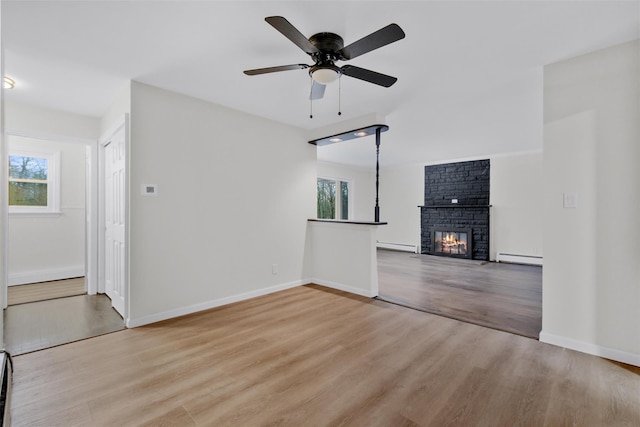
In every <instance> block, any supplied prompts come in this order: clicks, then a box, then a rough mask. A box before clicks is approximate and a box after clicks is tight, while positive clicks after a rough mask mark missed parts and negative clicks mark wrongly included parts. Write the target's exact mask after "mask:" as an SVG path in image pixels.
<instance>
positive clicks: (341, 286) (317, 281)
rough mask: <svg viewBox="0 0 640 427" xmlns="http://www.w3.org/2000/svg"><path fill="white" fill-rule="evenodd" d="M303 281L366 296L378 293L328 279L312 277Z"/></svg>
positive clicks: (371, 296) (370, 296) (375, 295)
mask: <svg viewBox="0 0 640 427" xmlns="http://www.w3.org/2000/svg"><path fill="white" fill-rule="evenodd" d="M305 282H308V284H312V283H313V284H316V285H320V286H326V287H327V288H332V289H337V290H339V291H344V292H349V293H350V294H355V295H360V296H363V297H368V298H375V297H377V296H378V293H377V292H374V291H372V290H365V289H360V288H356V287H353V286H349V285H344V284H342V283H336V282H331V281H329V280H323V279H318V278H313V279H309V280H306V281H305Z"/></svg>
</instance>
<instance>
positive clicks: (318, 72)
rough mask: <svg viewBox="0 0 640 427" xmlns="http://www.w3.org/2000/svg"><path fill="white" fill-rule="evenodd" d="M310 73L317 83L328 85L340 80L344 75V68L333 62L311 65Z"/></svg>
mask: <svg viewBox="0 0 640 427" xmlns="http://www.w3.org/2000/svg"><path fill="white" fill-rule="evenodd" d="M309 75H310V76H311V78H312V79H313V80H315V81H316V82H317V83H320V84H323V85H326V84H329V83H332V82H335V81H336V80H338V79H339V78H340V76H341V75H342V70H340V68H339V67H337V66H335V65H333V64H326V65H316V66H315V67H311V69H310V70H309Z"/></svg>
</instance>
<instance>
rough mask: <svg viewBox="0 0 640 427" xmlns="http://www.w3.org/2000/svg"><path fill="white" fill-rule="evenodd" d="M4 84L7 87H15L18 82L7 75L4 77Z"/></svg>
mask: <svg viewBox="0 0 640 427" xmlns="http://www.w3.org/2000/svg"><path fill="white" fill-rule="evenodd" d="M2 85H3V87H4V88H5V89H13V88H14V87H15V86H16V82H15V81H14V80H13V79H12V78H10V77H7V76H4V77H3V78H2Z"/></svg>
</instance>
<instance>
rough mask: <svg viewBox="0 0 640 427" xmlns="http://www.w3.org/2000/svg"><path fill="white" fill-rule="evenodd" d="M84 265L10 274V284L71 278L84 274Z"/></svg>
mask: <svg viewBox="0 0 640 427" xmlns="http://www.w3.org/2000/svg"><path fill="white" fill-rule="evenodd" d="M84 274H85V273H84V266H76V267H68V268H56V269H52V270H41V271H29V272H26V273H13V274H9V283H8V285H9V286H16V285H25V284H27V283H38V282H50V281H52V280H63V279H71V278H74V277H82V276H84Z"/></svg>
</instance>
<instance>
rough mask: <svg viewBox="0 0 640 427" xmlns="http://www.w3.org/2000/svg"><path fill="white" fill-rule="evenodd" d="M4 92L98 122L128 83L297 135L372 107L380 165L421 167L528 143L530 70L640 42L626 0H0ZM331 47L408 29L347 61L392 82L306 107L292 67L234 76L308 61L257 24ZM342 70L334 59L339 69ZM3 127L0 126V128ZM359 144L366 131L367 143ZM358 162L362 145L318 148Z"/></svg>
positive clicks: (366, 151) (302, 77) (535, 136)
mask: <svg viewBox="0 0 640 427" xmlns="http://www.w3.org/2000/svg"><path fill="white" fill-rule="evenodd" d="M1 7H2V42H3V45H4V54H5V56H4V60H5V74H6V75H8V76H11V77H13V78H14V79H15V80H16V82H17V83H16V88H15V89H14V90H12V91H7V92H6V96H7V99H9V100H15V101H17V102H24V103H30V104H36V105H40V106H44V107H47V108H54V109H60V110H64V111H69V112H74V113H79V114H84V115H89V116H95V117H99V116H101V115H102V114H103V113H104V112H105V111H106V109H107V108H108V107H109V105H110V104H111V103H112V102H113V100H114V98H115V95H116V94H117V93H118V92H119V91H120V90H121V89H122V88H123V87H124V84H125V82H126V81H127V80H137V81H140V82H144V83H148V84H151V85H154V86H158V87H161V88H165V89H169V90H173V91H176V92H180V93H183V94H186V95H191V96H194V97H198V98H202V99H205V100H208V101H211V102H215V103H218V104H222V105H225V106H228V107H231V108H235V109H238V110H241V111H246V112H248V113H252V114H255V115H258V116H262V117H266V118H269V119H272V120H276V121H278V122H282V123H287V124H289V125H293V126H297V127H300V128H304V129H315V128H318V127H322V126H327V125H332V124H336V123H337V122H340V121H348V120H349V119H353V118H357V117H360V116H363V115H367V114H372V113H377V114H379V115H382V116H384V117H386V122H387V124H388V125H389V126H390V130H389V131H388V132H387V133H385V134H384V135H383V138H382V148H381V163H382V164H383V165H387V166H391V165H397V164H409V163H425V162H434V161H441V160H448V159H460V158H471V157H477V156H488V155H496V154H501V153H514V152H523V151H535V150H541V149H542V66H543V65H544V64H549V63H553V62H556V61H559V60H563V59H567V58H570V57H573V56H577V55H580V54H584V53H587V52H591V51H594V50H597V49H600V48H604V47H607V46H611V45H614V44H618V43H623V42H625V41H629V40H632V39H636V38H639V37H640V29H639V28H640V25H639V23H640V0H632V1H609V0H605V1H591V0H585V1H575V0H573V1H566V2H565V1H519V0H509V1H506V0H503V1H494V2H489V1H482V0H480V1H479V0H476V1H340V2H329V1H280V2H275V1H268V0H263V1H161V0H155V1H135V0H133V1H100V0H85V1H56V0H47V1H28V0H14V1H11V0H2V4H1ZM272 15H281V16H284V17H285V18H287V19H288V20H289V21H290V22H291V23H292V24H293V25H295V26H296V27H297V28H298V29H299V30H300V31H301V32H302V33H303V34H305V35H306V36H311V35H312V34H314V33H317V32H322V31H330V32H334V33H337V34H340V35H341V36H342V37H343V38H344V40H345V44H349V43H351V42H353V41H355V40H357V39H360V38H361V37H363V36H365V35H367V34H369V33H371V32H373V31H375V30H377V29H379V28H382V27H383V26H385V25H387V24H389V23H392V22H395V23H397V24H398V25H400V26H401V27H402V28H403V29H404V31H405V33H406V38H405V39H403V40H400V41H398V42H396V43H393V44H391V45H389V46H386V47H383V48H381V49H379V50H375V51H373V52H370V53H368V54H365V55H363V56H360V57H358V58H355V59H354V60H352V61H349V62H348V63H350V64H353V65H357V66H359V67H363V68H369V69H372V70H375V71H378V72H381V73H385V74H389V75H392V76H395V77H398V82H397V83H396V84H395V85H394V86H392V87H391V88H383V87H379V86H376V85H372V84H369V83H366V82H362V81H360V80H356V79H352V78H349V77H344V78H342V79H341V80H342V99H341V105H342V108H341V109H342V116H340V117H339V116H338V115H337V111H338V89H337V86H336V85H335V84H334V85H331V86H328V87H327V91H326V93H325V98H324V99H323V100H320V101H317V102H314V105H313V110H314V118H313V119H309V101H308V90H309V77H308V74H307V73H306V71H305V70H296V71H287V72H282V73H274V74H267V75H261V76H252V77H249V76H246V75H244V74H243V73H242V71H243V70H244V69H250V68H261V67H268V66H276V65H286V64H295V63H307V64H310V63H311V61H310V58H309V57H308V56H307V55H306V54H305V53H303V52H302V51H301V50H300V49H298V48H297V47H296V46H295V45H294V44H293V43H291V42H290V41H289V40H287V39H286V38H285V37H284V36H282V35H281V34H280V33H278V32H277V31H276V30H275V29H274V28H272V27H271V26H270V25H268V24H267V23H266V22H265V21H264V17H266V16H272ZM342 64H344V63H340V64H339V65H342ZM8 126H9V127H10V124H8ZM367 139H368V138H367ZM318 155H319V158H320V159H323V160H328V161H336V162H342V163H351V164H356V165H365V166H370V165H371V164H372V161H374V159H375V153H373V151H372V145H371V144H370V143H367V142H366V140H363V141H357V140H356V141H352V142H348V143H343V144H335V145H332V146H328V147H322V148H319V151H318Z"/></svg>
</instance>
